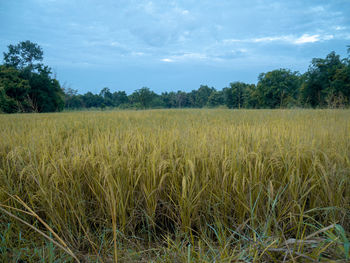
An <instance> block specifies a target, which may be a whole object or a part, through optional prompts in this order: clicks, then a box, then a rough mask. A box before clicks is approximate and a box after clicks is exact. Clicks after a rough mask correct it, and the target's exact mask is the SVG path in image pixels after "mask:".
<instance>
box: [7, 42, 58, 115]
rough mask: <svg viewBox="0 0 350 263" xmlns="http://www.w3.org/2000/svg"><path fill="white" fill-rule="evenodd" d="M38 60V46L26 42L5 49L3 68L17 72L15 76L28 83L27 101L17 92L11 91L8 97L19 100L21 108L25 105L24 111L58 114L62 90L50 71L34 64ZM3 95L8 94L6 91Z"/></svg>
mask: <svg viewBox="0 0 350 263" xmlns="http://www.w3.org/2000/svg"><path fill="white" fill-rule="evenodd" d="M42 59H43V51H42V49H41V47H40V46H39V45H37V44H35V43H32V42H30V41H29V40H27V41H23V42H20V43H19V44H17V45H9V46H8V52H4V62H5V67H6V68H13V69H15V70H17V71H18V72H19V74H18V77H19V78H21V79H22V80H26V81H27V82H28V83H29V90H28V91H27V93H26V94H28V97H27V98H25V96H23V93H22V92H21V89H18V90H16V91H15V92H13V93H12V94H11V95H10V97H11V98H14V99H15V100H16V101H20V102H21V105H26V104H27V102H28V104H29V105H30V107H25V108H26V111H38V112H49V111H60V110H62V109H63V106H64V93H63V90H62V88H61V86H60V84H59V82H58V81H57V80H56V79H55V78H52V77H51V74H52V72H51V69H50V68H49V67H48V66H45V65H43V64H40V63H38V62H39V61H42ZM12 90H13V89H12ZM5 93H6V94H7V95H9V92H8V91H5ZM18 98H21V100H18ZM29 109H30V110H29Z"/></svg>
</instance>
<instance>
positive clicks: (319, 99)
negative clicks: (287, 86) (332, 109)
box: [300, 52, 344, 107]
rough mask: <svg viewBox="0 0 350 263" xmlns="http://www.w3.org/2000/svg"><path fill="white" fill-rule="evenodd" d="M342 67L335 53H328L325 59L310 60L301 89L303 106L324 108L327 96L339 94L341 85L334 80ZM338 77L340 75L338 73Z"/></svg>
mask: <svg viewBox="0 0 350 263" xmlns="http://www.w3.org/2000/svg"><path fill="white" fill-rule="evenodd" d="M343 67H344V64H343V63H342V61H341V60H340V57H339V55H336V54H335V52H331V53H329V54H328V55H327V56H326V58H325V59H322V58H314V59H312V63H311V65H310V67H309V69H308V71H307V72H306V73H305V76H304V78H305V81H304V83H303V84H302V87H301V94H300V95H301V101H302V103H303V104H304V105H306V104H309V105H310V106H312V107H316V106H321V107H323V106H326V104H327V98H328V97H329V95H330V94H336V93H337V92H339V89H340V87H341V85H339V83H334V80H335V77H336V73H337V72H339V71H341V70H342V68H343ZM339 75H342V74H341V73H339ZM339 77H340V76H339ZM332 83H333V85H332Z"/></svg>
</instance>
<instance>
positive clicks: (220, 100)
mask: <svg viewBox="0 0 350 263" xmlns="http://www.w3.org/2000/svg"><path fill="white" fill-rule="evenodd" d="M223 104H224V94H223V92H222V91H214V92H212V93H211V94H210V96H209V98H208V103H207V105H208V106H209V107H217V106H220V105H223Z"/></svg>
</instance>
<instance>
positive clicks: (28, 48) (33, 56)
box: [4, 40, 44, 71]
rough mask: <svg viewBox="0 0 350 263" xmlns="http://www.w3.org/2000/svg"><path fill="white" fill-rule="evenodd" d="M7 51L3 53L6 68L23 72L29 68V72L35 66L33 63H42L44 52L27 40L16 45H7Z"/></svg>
mask: <svg viewBox="0 0 350 263" xmlns="http://www.w3.org/2000/svg"><path fill="white" fill-rule="evenodd" d="M8 49H9V51H8V52H7V53H6V52H4V61H5V65H6V66H10V67H14V68H17V69H21V70H23V69H24V68H29V69H30V71H32V70H33V68H34V67H35V66H37V65H35V64H34V62H35V61H42V60H43V55H44V52H43V50H42V49H41V47H40V46H39V45H38V44H35V43H32V42H30V41H29V40H27V41H22V42H20V43H18V44H17V45H9V46H8Z"/></svg>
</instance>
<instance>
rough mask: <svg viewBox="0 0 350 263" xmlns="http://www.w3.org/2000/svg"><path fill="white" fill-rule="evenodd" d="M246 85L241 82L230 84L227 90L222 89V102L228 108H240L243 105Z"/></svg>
mask: <svg viewBox="0 0 350 263" xmlns="http://www.w3.org/2000/svg"><path fill="white" fill-rule="evenodd" d="M248 86H249V85H248V84H245V83H243V82H233V83H230V87H229V88H225V89H224V100H225V104H226V106H227V107H228V108H230V109H232V108H238V109H240V108H242V107H244V105H245V101H246V95H247V94H246V93H247V91H246V90H247V88H248Z"/></svg>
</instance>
